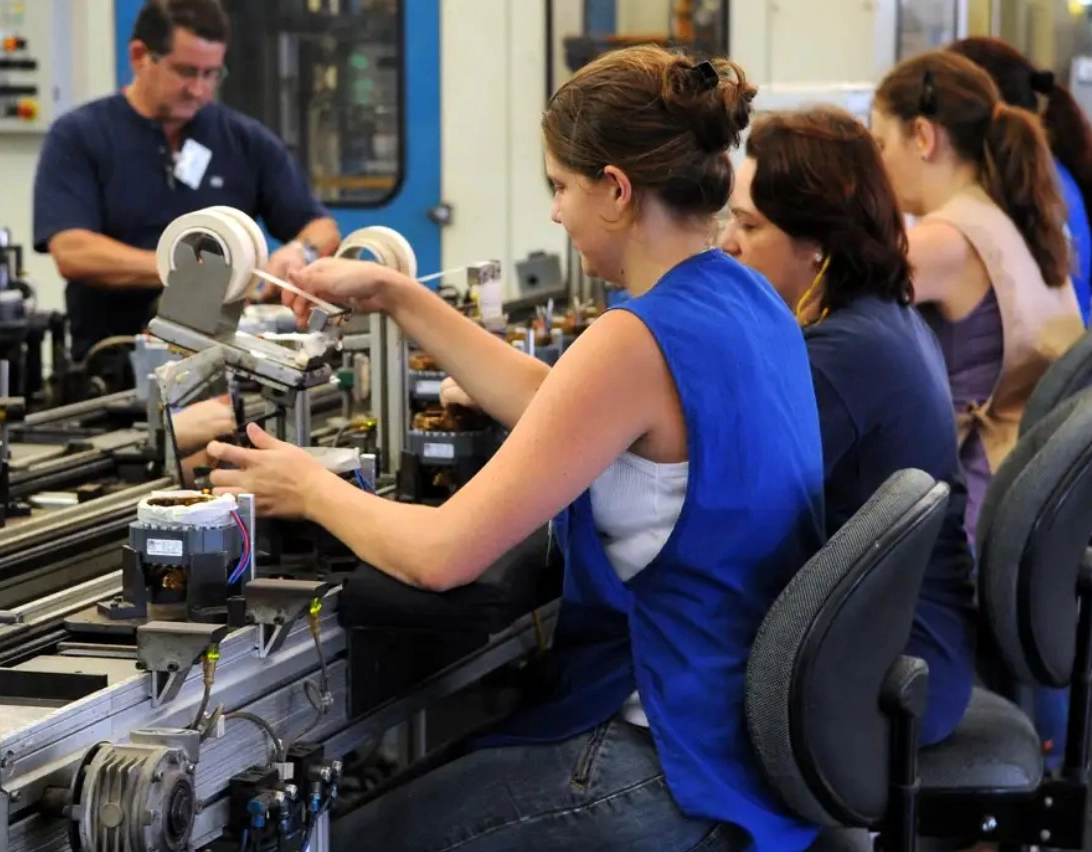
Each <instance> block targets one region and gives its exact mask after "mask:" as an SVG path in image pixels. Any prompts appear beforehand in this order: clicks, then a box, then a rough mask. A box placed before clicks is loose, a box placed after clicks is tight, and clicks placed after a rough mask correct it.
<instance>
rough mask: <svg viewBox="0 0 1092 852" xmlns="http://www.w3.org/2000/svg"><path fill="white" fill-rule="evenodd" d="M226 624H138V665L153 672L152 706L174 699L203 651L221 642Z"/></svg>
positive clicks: (226, 629)
mask: <svg viewBox="0 0 1092 852" xmlns="http://www.w3.org/2000/svg"><path fill="white" fill-rule="evenodd" d="M228 630H229V627H228V625H226V624H197V623H194V622H189V621H149V622H148V623H147V624H142V625H140V626H139V627H138V628H137V637H136V638H137V668H139V669H143V670H144V671H147V672H148V673H149V674H150V675H151V676H152V706H153V707H159V706H160V705H162V704H166V703H167V702H169V701H173V700H174V698H175V696H176V695H178V692H179V690H180V689H182V684H183V683H185V682H186V676H187V675H188V674H189V673H190V669H192V668H193V667H194V666H195V665H196V664H197V661H198V660H199V659H200V658H201V654H203V653H204V652H205V650H206V649H208V648H209V646H211V645H217V644H219V643H220V640H222V639H223V638H224V637H225V636H226V635H227V633H228Z"/></svg>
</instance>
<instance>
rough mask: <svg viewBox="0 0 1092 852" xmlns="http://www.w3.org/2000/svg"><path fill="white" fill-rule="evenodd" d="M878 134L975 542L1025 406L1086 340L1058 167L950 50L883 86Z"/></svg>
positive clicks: (1027, 118) (920, 59) (1033, 131)
mask: <svg viewBox="0 0 1092 852" xmlns="http://www.w3.org/2000/svg"><path fill="white" fill-rule="evenodd" d="M872 132H873V135H874V137H875V138H876V141H877V142H878V144H879V146H880V148H881V151H882V152H883V157H884V164H885V166H886V167H887V170H888V173H889V174H890V176H891V180H892V183H893V185H894V187H895V191H896V193H897V194H898V195H899V199H900V202H901V204H902V206H903V208H904V210H905V212H907V213H909V214H911V215H913V216H916V217H919V220H918V221H917V223H916V224H915V225H914V226H913V228H911V230H910V232H909V246H910V247H909V254H910V261H911V265H912V266H913V276H914V291H915V294H916V301H917V302H918V304H919V306H920V307H921V312H922V314H923V315H924V316H925V317H926V319H927V320H928V321H929V323H930V325H931V327H932V328H933V330H934V332H935V334H936V336H937V338H938V340H939V342H940V345H941V348H942V351H943V352H944V357H945V362H946V366H947V370H948V379H949V384H950V387H951V392H952V402H953V405H954V407H955V412H956V416H957V419H958V423H959V437H960V458H961V462H962V464H963V468H964V473H965V475H966V479H967V487H968V492H969V500H968V506H967V513H966V526H967V531H968V535H969V537H970V539H971V541H972V543H973V542H974V536H975V529H976V524H977V520H978V513H979V510H980V508H981V505H982V497H983V495H984V493H985V491H986V488H987V486H988V485H989V482H990V479H991V478H992V476H993V473H994V471H996V470H997V467H998V465H999V464H1000V463H1001V461H1002V460H1003V459H1004V457H1005V456H1006V455H1007V454H1008V452H1009V451H1010V450H1011V449H1012V446H1013V445H1014V444H1015V442H1016V439H1017V435H1018V429H1019V422H1020V417H1021V415H1022V414H1023V410H1024V406H1025V405H1026V403H1027V398H1028V396H1030V394H1031V392H1032V390H1033V389H1034V387H1035V383H1036V382H1037V381H1038V379H1039V377H1040V376H1041V375H1042V373H1043V372H1044V371H1045V370H1046V368H1047V367H1048V366H1049V364H1050V363H1051V361H1053V360H1054V359H1056V358H1057V357H1058V356H1059V355H1060V354H1061V353H1062V352H1064V351H1065V349H1066V348H1067V347H1068V345H1069V343H1071V342H1072V340H1075V339H1076V338H1077V337H1078V336H1080V334H1081V333H1082V330H1083V324H1082V322H1081V317H1080V313H1079V310H1078V308H1077V301H1076V297H1075V296H1074V295H1073V289H1072V286H1070V282H1069V277H1068V273H1069V266H1070V259H1069V248H1068V241H1067V239H1066V236H1065V232H1064V221H1065V211H1064V205H1063V203H1062V200H1061V196H1060V194H1059V190H1058V187H1057V183H1056V181H1055V179H1054V163H1053V158H1052V156H1051V154H1050V149H1049V147H1048V145H1047V141H1046V137H1045V136H1044V134H1043V130H1042V127H1041V125H1040V123H1039V121H1038V120H1037V119H1036V117H1035V116H1034V115H1033V114H1031V113H1029V112H1027V111H1025V110H1022V109H1017V108H1015V107H1011V106H1009V105H1008V104H1006V103H1005V102H1004V101H1003V100H1002V98H1001V95H1000V92H999V91H998V89H997V86H996V84H995V83H994V81H993V80H992V79H991V77H990V76H989V75H988V74H987V73H986V72H985V71H983V70H982V69H981V68H979V67H978V66H977V65H975V64H974V63H973V62H971V61H970V60H969V59H967V58H966V57H964V56H961V55H959V54H958V53H956V52H955V51H947V50H943V51H940V50H938V51H932V52H929V53H924V54H921V55H919V56H915V57H912V58H911V59H908V60H906V61H904V62H902V63H900V64H899V65H898V66H896V67H895V68H894V69H893V70H892V71H891V72H890V73H889V74H888V75H887V77H885V78H884V80H883V81H882V82H881V84H880V86H879V87H878V89H877V92H876V97H875V101H874V103H873V110H872ZM1070 319H1071V320H1072V322H1070Z"/></svg>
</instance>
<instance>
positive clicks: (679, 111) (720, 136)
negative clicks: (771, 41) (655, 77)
mask: <svg viewBox="0 0 1092 852" xmlns="http://www.w3.org/2000/svg"><path fill="white" fill-rule="evenodd" d="M714 75H715V76H714ZM757 92H758V89H757V88H756V87H755V86H753V85H751V84H750V83H748V82H747V77H746V75H745V74H744V72H743V69H742V68H740V67H739V66H738V65H736V64H735V63H734V62H731V61H729V60H727V59H714V60H706V61H704V62H699V63H697V64H694V63H692V62H691V61H690V60H688V59H686V58H684V57H678V58H676V59H675V61H674V62H672V63H671V64H669V65H667V66H666V67H665V68H664V72H663V83H662V89H661V93H660V97H661V99H662V100H663V104H664V107H665V108H666V109H667V111H668V112H669V113H670V114H671V115H673V116H675V117H676V118H678V119H679V120H680V121H682V122H685V123H686V124H687V125H689V127H690V129H691V131H692V132H693V134H694V138H695V139H697V141H698V145H699V146H700V147H701V148H702V150H704V151H708V152H709V153H710V154H719V153H723V152H724V151H727V150H728V149H729V148H734V147H736V146H737V145H739V143H740V139H741V137H742V135H743V131H744V130H746V129H747V125H748V124H749V123H750V121H751V101H753V100H754V97H755V94H756V93H757Z"/></svg>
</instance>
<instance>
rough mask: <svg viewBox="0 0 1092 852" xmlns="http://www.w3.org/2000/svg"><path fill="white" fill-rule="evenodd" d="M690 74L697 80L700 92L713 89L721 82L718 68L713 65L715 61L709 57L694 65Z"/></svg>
mask: <svg viewBox="0 0 1092 852" xmlns="http://www.w3.org/2000/svg"><path fill="white" fill-rule="evenodd" d="M689 74H690V76H691V77H693V78H694V80H695V81H697V84H698V91H700V92H709V91H712V90H713V89H715V88H716V87H717V85H718V84H719V83H720V74H718V73H717V69H716V68H714V67H713V63H712V62H710V61H709V60H708V59H707V60H705V61H704V62H699V63H698V64H697V65H695V66H693V67H692V68H691V69H690V71H689Z"/></svg>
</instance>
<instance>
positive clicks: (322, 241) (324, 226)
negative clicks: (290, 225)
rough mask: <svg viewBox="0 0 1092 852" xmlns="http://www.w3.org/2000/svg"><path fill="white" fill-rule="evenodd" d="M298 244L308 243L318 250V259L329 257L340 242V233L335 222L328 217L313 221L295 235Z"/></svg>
mask: <svg viewBox="0 0 1092 852" xmlns="http://www.w3.org/2000/svg"><path fill="white" fill-rule="evenodd" d="M296 239H297V240H299V241H300V242H309V243H310V244H311V245H313V246H314V247H315V248H317V249H318V253H319V256H320V257H326V256H327V255H331V254H333V253H334V251H335V250H336V249H337V247H338V244H339V243H340V242H341V232H340V231H339V230H338V227H337V222H335V221H334V220H333V219H331V218H330V217H328V216H324V217H323V218H321V219H313V220H311V221H310V222H308V223H307V226H306V227H305V228H304V229H303V230H302V231H300V232H299V233H298V234H297V235H296Z"/></svg>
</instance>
